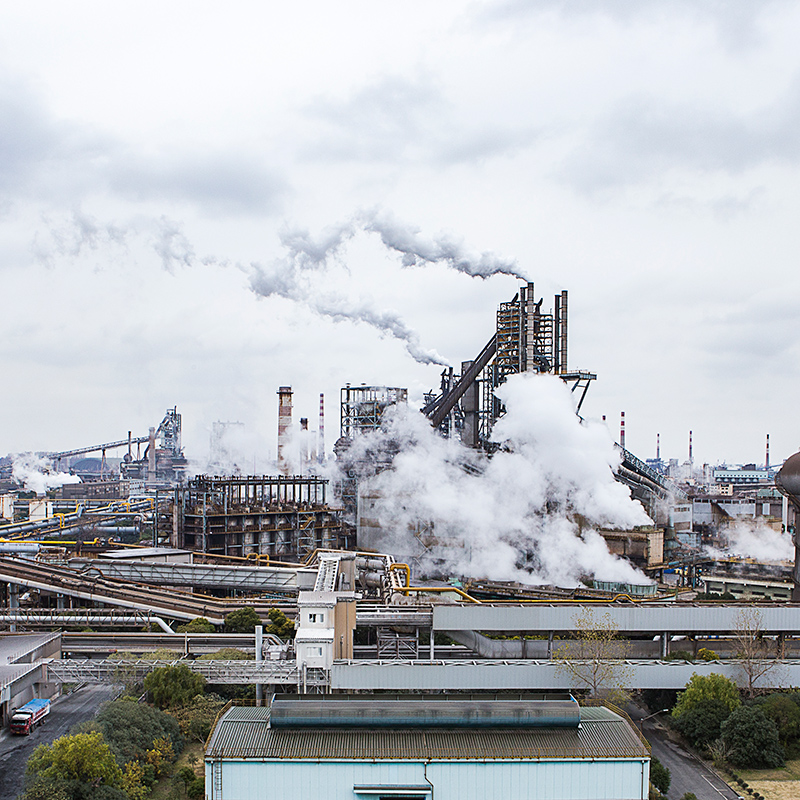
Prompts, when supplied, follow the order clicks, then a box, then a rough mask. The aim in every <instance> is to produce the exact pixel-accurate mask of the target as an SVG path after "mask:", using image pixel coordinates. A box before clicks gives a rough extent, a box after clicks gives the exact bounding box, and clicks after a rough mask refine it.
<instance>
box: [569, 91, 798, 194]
mask: <svg viewBox="0 0 800 800" xmlns="http://www.w3.org/2000/svg"><path fill="white" fill-rule="evenodd" d="M799 123H800V81H795V82H794V84H793V86H792V88H791V89H790V91H789V92H788V94H787V96H786V97H785V98H784V99H783V101H782V102H778V103H776V104H773V105H772V106H770V107H767V108H765V109H762V110H760V111H758V112H755V113H750V114H738V113H736V112H733V111H724V110H722V109H710V108H707V107H700V106H696V105H688V104H686V105H674V104H673V105H665V104H664V103H663V102H659V101H657V100H656V99H655V98H651V97H646V98H641V97H640V98H634V99H631V100H628V101H627V102H625V103H624V104H623V105H621V106H619V107H618V108H617V109H616V110H615V112H613V114H611V115H609V116H608V117H607V118H606V119H604V120H600V121H599V122H598V123H597V124H596V126H595V128H594V129H593V130H590V131H589V134H588V136H587V140H586V142H585V143H584V144H583V145H582V146H581V147H579V148H578V149H577V150H576V151H575V152H573V154H572V155H571V156H568V157H567V158H566V159H565V161H564V163H563V164H562V166H561V169H560V170H559V173H558V174H559V175H560V177H561V178H562V179H564V180H565V181H566V182H567V183H570V184H572V185H573V186H575V187H576V188H578V189H581V190H584V191H587V192H592V191H597V190H601V189H605V188H608V187H613V186H619V185H625V184H633V183H641V182H643V181H647V180H649V179H650V178H652V177H653V176H655V175H658V174H660V173H663V172H665V171H667V170H669V169H692V170H700V171H707V172H712V171H722V172H727V173H731V174H736V173H740V172H742V171H744V170H747V169H750V168H752V167H756V166H759V165H761V164H765V163H776V162H777V163H791V164H796V163H798V162H799V161H800V138H798V136H797V133H796V132H797V129H798V124H799Z"/></svg>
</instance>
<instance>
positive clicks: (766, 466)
mask: <svg viewBox="0 0 800 800" xmlns="http://www.w3.org/2000/svg"><path fill="white" fill-rule="evenodd" d="M764 469H769V434H767V454H766V457H765V458H764Z"/></svg>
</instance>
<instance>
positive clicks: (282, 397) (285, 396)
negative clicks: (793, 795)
mask: <svg viewBox="0 0 800 800" xmlns="http://www.w3.org/2000/svg"><path fill="white" fill-rule="evenodd" d="M291 425H292V387H291V386H281V387H280V388H279V389H278V469H279V470H280V471H281V472H282V473H283V474H284V475H288V474H289V465H288V463H287V462H286V453H285V452H284V451H285V448H286V445H287V444H288V438H289V428H290V427H291Z"/></svg>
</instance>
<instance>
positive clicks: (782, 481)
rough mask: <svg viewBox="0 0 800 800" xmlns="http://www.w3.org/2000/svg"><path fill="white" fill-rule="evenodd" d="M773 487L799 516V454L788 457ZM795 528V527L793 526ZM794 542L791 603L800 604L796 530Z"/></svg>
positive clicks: (798, 553) (793, 535)
mask: <svg viewBox="0 0 800 800" xmlns="http://www.w3.org/2000/svg"><path fill="white" fill-rule="evenodd" d="M775 485H776V486H777V487H778V489H779V490H780V491H781V492H782V493H783V494H785V495H786V497H788V498H789V502H790V503H791V504H792V505H793V506H794V509H795V512H796V513H798V514H800V453H795V454H794V455H793V456H789V458H787V459H786V462H785V463H784V465H783V466H782V467H781V469H780V471H779V472H778V474H777V475H776V476H775ZM795 528H796V526H795ZM792 539H793V540H794V570H793V571H792V580H793V581H794V586H793V587H792V602H795V603H798V602H800V545H798V538H797V530H796V529H795V531H794V533H793V534H792Z"/></svg>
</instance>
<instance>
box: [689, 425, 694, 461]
mask: <svg viewBox="0 0 800 800" xmlns="http://www.w3.org/2000/svg"><path fill="white" fill-rule="evenodd" d="M689 463H690V464H694V460H693V456H692V432H691V431H689Z"/></svg>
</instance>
